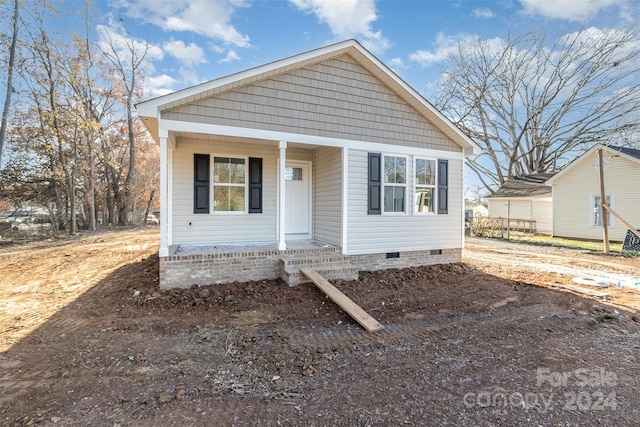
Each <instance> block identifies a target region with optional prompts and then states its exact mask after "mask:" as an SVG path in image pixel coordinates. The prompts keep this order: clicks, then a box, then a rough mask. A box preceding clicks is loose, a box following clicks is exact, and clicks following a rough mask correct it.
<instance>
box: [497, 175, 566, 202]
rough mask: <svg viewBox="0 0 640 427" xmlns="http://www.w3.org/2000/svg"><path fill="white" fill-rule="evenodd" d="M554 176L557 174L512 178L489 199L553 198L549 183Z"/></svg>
mask: <svg viewBox="0 0 640 427" xmlns="http://www.w3.org/2000/svg"><path fill="white" fill-rule="evenodd" d="M554 175H555V172H552V173H539V174H534V175H525V176H514V177H511V178H509V179H507V180H506V181H505V183H504V184H502V186H501V187H500V188H498V190H497V191H496V192H495V193H493V194H492V195H490V196H487V198H492V197H503V198H508V197H544V196H551V186H550V185H548V184H547V181H548V180H549V178H551V177H553V176H554Z"/></svg>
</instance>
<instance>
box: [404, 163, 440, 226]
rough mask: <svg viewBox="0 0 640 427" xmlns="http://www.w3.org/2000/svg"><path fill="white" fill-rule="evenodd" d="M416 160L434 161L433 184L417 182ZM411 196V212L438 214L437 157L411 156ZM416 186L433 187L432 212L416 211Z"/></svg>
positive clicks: (421, 214)
mask: <svg viewBox="0 0 640 427" xmlns="http://www.w3.org/2000/svg"><path fill="white" fill-rule="evenodd" d="M418 160H429V161H432V162H434V166H435V169H434V171H435V184H433V185H423V184H418V183H417V182H418V180H417V179H416V171H417V170H418ZM412 178H413V198H412V199H411V205H412V206H413V207H412V212H413V214H414V215H420V216H424V215H437V214H438V197H437V196H438V159H434V158H432V157H422V156H415V157H414V158H413V176H412ZM418 188H432V189H433V212H418V211H417V210H416V204H415V202H416V195H417V194H418Z"/></svg>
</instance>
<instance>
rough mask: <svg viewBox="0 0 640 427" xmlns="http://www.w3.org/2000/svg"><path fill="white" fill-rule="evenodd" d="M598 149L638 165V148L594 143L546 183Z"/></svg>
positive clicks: (639, 160) (639, 158) (639, 151)
mask: <svg viewBox="0 0 640 427" xmlns="http://www.w3.org/2000/svg"><path fill="white" fill-rule="evenodd" d="M599 149H603V150H604V151H606V152H608V153H611V154H613V155H614V156H621V157H624V158H626V159H627V160H630V161H632V162H634V163H637V164H638V165H639V166H640V150H636V149H634V148H627V147H619V146H616V145H604V144H596V145H594V146H593V147H591V148H590V149H589V150H587V151H585V152H584V153H582V154H581V155H579V156H578V157H576V158H575V159H573V160H572V161H571V163H569V164H568V165H567V166H565V167H564V168H563V169H562V170H561V171H560V172H558V173H557V174H556V175H555V176H553V177H552V178H550V179H549V182H548V184H549V185H552V184H553V182H554V181H555V180H556V179H558V178H559V177H561V176H562V175H564V174H565V173H567V172H568V171H570V170H571V169H573V167H574V166H575V165H577V164H578V163H580V160H582V159H584V158H586V157H589V156H590V155H591V154H593V153H594V152H596V151H597V150H599Z"/></svg>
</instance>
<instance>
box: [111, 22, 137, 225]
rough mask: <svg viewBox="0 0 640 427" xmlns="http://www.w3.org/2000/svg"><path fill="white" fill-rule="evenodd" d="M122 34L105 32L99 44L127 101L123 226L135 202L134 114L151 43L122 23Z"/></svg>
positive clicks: (120, 215)
mask: <svg viewBox="0 0 640 427" xmlns="http://www.w3.org/2000/svg"><path fill="white" fill-rule="evenodd" d="M122 30H123V33H122V34H116V35H115V36H114V34H113V33H111V32H109V31H103V32H102V36H103V38H104V40H105V43H103V44H102V45H99V48H100V50H101V52H102V54H103V55H104V57H105V58H106V59H107V60H108V61H109V62H110V63H111V64H112V65H113V70H114V73H115V75H117V76H118V78H119V83H120V85H121V87H122V99H123V102H124V114H125V117H126V127H127V138H128V144H129V159H128V160H129V167H128V170H127V175H126V178H125V182H124V204H123V205H122V206H121V207H120V212H119V221H118V222H119V223H120V224H121V225H124V224H127V223H129V222H131V220H132V219H133V218H131V219H130V218H129V215H130V214H132V210H133V209H134V204H135V194H134V187H135V170H136V161H137V159H136V144H135V132H134V125H135V121H136V116H135V113H134V100H135V97H136V96H137V95H139V94H140V92H141V86H142V78H141V74H142V72H143V69H144V66H145V63H146V62H145V57H146V55H147V52H148V51H149V44H148V43H146V42H143V43H140V42H138V41H136V40H135V39H134V38H133V36H132V35H131V34H130V33H129V32H128V31H127V30H126V29H125V28H124V26H122Z"/></svg>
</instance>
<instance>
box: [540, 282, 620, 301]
mask: <svg viewBox="0 0 640 427" xmlns="http://www.w3.org/2000/svg"><path fill="white" fill-rule="evenodd" d="M547 284H548V285H549V286H553V287H554V288H558V289H566V290H568V291H573V292H577V293H579V294H584V295H589V296H591V297H596V298H607V297H609V293H607V292H601V291H594V290H593V289H586V288H583V287H582V286H576V285H562V284H560V283H548V282H547Z"/></svg>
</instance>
